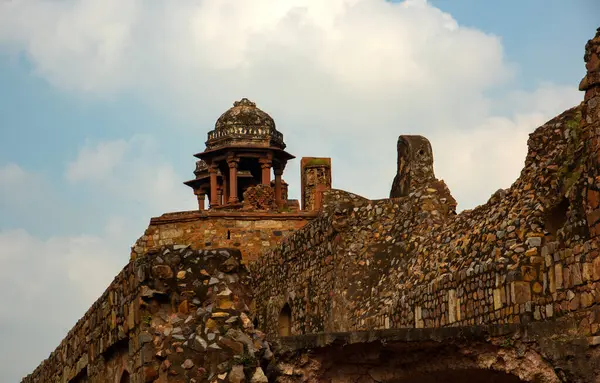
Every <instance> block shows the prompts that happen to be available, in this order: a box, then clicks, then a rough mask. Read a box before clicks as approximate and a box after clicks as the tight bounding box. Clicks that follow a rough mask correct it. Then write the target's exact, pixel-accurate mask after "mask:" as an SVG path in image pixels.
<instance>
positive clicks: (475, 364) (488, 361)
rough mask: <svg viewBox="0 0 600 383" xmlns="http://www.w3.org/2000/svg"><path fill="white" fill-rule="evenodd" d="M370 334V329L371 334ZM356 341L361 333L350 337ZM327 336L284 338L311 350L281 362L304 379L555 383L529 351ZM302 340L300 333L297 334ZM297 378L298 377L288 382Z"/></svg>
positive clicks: (380, 382) (382, 382)
mask: <svg viewBox="0 0 600 383" xmlns="http://www.w3.org/2000/svg"><path fill="white" fill-rule="evenodd" d="M372 335H373V334H372V333H371V334H370V336H372ZM353 337H354V339H356V340H358V339H360V338H361V337H360V336H358V335H355V336H353ZM353 337H348V338H344V340H342V339H340V338H338V339H333V340H332V339H329V341H330V342H331V343H329V344H328V345H327V346H323V347H316V348H312V347H308V346H307V344H310V342H311V339H314V338H309V339H297V338H288V339H282V340H281V341H283V342H284V343H285V344H286V345H287V346H286V347H289V346H290V345H293V344H299V345H302V348H307V347H308V348H309V349H310V351H309V352H308V353H303V354H298V353H294V354H286V355H288V356H289V359H285V358H284V360H282V362H283V364H284V365H285V366H286V368H288V369H289V367H290V365H291V366H293V370H294V371H296V370H298V373H299V375H298V376H303V378H307V377H308V378H309V380H310V379H314V381H337V382H361V383H462V382H469V383H525V382H530V383H533V382H536V383H542V382H543V383H558V382H559V381H560V379H559V378H558V377H557V375H556V373H555V371H554V369H553V368H552V366H550V365H549V364H548V363H547V362H546V361H544V360H543V359H542V358H541V356H540V355H539V354H537V353H536V352H535V351H533V350H521V351H524V353H520V352H517V351H516V350H515V349H513V348H510V349H508V348H503V347H498V346H494V345H491V344H485V343H480V342H477V341H474V342H473V343H469V342H467V343H454V342H446V343H444V342H438V341H431V340H424V341H399V340H397V339H396V340H393V341H389V342H388V341H383V342H380V341H366V342H356V343H348V342H347V341H348V340H350V341H351V338H353ZM301 338H302V337H301ZM287 381H289V382H299V381H300V380H287Z"/></svg>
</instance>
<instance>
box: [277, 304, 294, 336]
mask: <svg viewBox="0 0 600 383" xmlns="http://www.w3.org/2000/svg"><path fill="white" fill-rule="evenodd" d="M278 327H279V336H290V335H292V308H291V307H290V305H289V304H287V303H286V304H285V305H284V306H283V308H282V309H281V311H280V312H279V326H278Z"/></svg>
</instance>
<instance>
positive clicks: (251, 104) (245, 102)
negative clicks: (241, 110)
mask: <svg viewBox="0 0 600 383" xmlns="http://www.w3.org/2000/svg"><path fill="white" fill-rule="evenodd" d="M233 106H248V107H251V108H256V103H255V102H252V101H250V100H248V99H247V98H246V97H244V98H242V99H241V100H240V101H235V102H234V103H233Z"/></svg>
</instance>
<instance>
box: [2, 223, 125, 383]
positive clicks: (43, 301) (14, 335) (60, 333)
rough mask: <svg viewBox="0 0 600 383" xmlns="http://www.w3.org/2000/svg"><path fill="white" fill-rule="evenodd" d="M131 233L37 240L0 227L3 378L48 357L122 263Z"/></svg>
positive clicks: (18, 374)
mask: <svg viewBox="0 0 600 383" xmlns="http://www.w3.org/2000/svg"><path fill="white" fill-rule="evenodd" d="M132 234H133V233H131V232H123V233H121V235H119V236H114V235H112V234H111V235H108V234H104V235H98V236H97V235H79V236H74V237H51V238H48V239H45V240H41V239H39V238H37V237H35V236H33V235H31V234H30V233H28V232H27V231H25V230H23V229H18V230H7V231H0V301H1V302H4V304H3V305H0V326H1V327H2V332H1V333H2V340H3V341H2V343H1V344H0V371H2V375H1V376H2V380H3V381H19V380H20V378H21V377H23V376H24V375H26V374H28V373H29V372H31V371H33V369H34V368H35V367H36V366H37V364H39V363H40V361H42V360H43V359H45V358H47V357H48V355H49V354H50V352H51V351H52V350H54V348H55V347H56V346H57V345H58V344H59V343H60V341H61V340H62V338H63V337H64V336H65V335H66V333H67V331H68V330H69V329H70V328H71V327H72V326H73V325H74V324H75V323H76V321H77V320H78V319H79V318H80V317H81V316H82V315H83V313H85V311H86V310H87V309H88V308H89V306H91V304H92V303H93V302H94V301H95V300H96V299H97V298H98V297H99V296H100V294H101V293H102V292H103V291H104V289H106V287H107V286H108V285H109V284H110V282H111V281H112V279H113V278H114V276H115V275H116V273H117V272H118V271H119V270H120V269H121V268H122V267H123V266H124V265H125V264H126V262H127V260H128V250H129V249H128V246H127V244H128V241H129V238H125V237H126V236H128V235H132ZM32 345H34V347H32Z"/></svg>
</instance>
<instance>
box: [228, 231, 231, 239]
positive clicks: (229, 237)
mask: <svg viewBox="0 0 600 383" xmlns="http://www.w3.org/2000/svg"><path fill="white" fill-rule="evenodd" d="M227 239H231V231H229V230H227Z"/></svg>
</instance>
